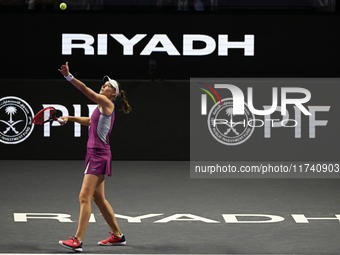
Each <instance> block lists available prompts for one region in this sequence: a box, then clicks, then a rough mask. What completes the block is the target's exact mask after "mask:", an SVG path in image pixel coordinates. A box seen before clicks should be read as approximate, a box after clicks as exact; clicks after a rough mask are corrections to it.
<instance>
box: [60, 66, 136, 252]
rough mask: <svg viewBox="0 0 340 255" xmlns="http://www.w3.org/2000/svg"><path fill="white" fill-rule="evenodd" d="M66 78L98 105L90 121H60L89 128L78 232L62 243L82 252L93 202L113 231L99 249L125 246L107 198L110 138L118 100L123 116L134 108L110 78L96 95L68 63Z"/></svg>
mask: <svg viewBox="0 0 340 255" xmlns="http://www.w3.org/2000/svg"><path fill="white" fill-rule="evenodd" d="M58 70H59V71H60V73H61V74H62V75H64V77H65V78H66V79H67V80H68V81H69V82H71V83H72V84H73V86H75V87H76V88H77V89H79V90H80V91H81V92H82V93H83V94H84V95H85V96H87V97H88V98H89V99H90V100H92V101H93V102H95V103H96V104H98V107H97V108H96V109H95V110H94V112H93V114H92V116H91V118H90V117H74V116H64V117H60V118H61V119H62V120H63V121H64V123H66V122H67V121H73V122H77V123H80V124H82V125H85V126H90V130H89V138H88V141H87V154H86V158H85V173H84V179H83V184H82V187H81V190H80V194H79V202H80V215H79V222H78V229H77V232H76V234H75V236H69V238H70V239H69V240H65V241H59V244H61V245H62V246H64V247H65V248H68V249H72V250H74V251H82V238H83V235H84V233H85V230H86V227H87V224H88V222H89V219H90V216H91V198H93V201H94V202H95V203H96V205H97V206H98V208H99V210H100V211H101V213H102V215H103V217H104V219H105V220H106V222H107V223H108V225H109V226H110V228H111V231H112V233H111V232H109V233H110V234H111V236H110V237H109V238H107V239H106V240H103V241H100V242H98V244H99V245H124V244H126V240H125V237H124V235H123V234H122V232H121V231H120V229H119V227H118V224H117V221H116V218H115V215H114V212H113V209H112V207H111V205H110V204H109V202H108V201H107V200H106V198H105V191H104V182H105V175H108V176H111V175H112V173H111V150H110V144H109V136H110V133H111V130H112V126H113V123H114V120H115V104H114V102H115V101H116V99H118V98H120V99H121V101H122V106H123V107H122V108H123V112H124V113H126V114H127V113H129V112H130V111H131V107H130V105H129V103H128V101H127V99H126V97H125V92H124V91H123V90H121V87H120V84H119V83H118V82H116V81H115V80H112V79H110V78H109V77H108V76H105V77H104V81H105V83H104V85H103V86H102V87H101V90H100V92H99V93H96V92H94V91H93V90H92V89H90V88H89V87H87V86H86V85H85V84H84V83H83V82H81V81H79V80H78V79H76V78H74V77H73V75H72V74H70V72H69V66H68V62H66V64H65V65H62V66H61V68H60V69H58Z"/></svg>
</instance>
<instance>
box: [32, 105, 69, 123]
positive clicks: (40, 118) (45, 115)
mask: <svg viewBox="0 0 340 255" xmlns="http://www.w3.org/2000/svg"><path fill="white" fill-rule="evenodd" d="M56 114H57V111H56V109H55V108H54V107H46V108H44V109H42V110H41V111H40V112H38V113H37V114H36V115H35V116H34V118H33V120H32V122H33V123H34V124H44V123H46V122H51V123H52V122H53V121H58V122H59V124H60V125H63V124H62V123H63V122H64V121H63V120H62V119H59V118H57V115H56ZM64 124H65V123H64Z"/></svg>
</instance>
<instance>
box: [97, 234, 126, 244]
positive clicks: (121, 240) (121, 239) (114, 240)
mask: <svg viewBox="0 0 340 255" xmlns="http://www.w3.org/2000/svg"><path fill="white" fill-rule="evenodd" d="M109 233H110V234H111V236H110V237H109V238H107V239H105V240H103V241H100V242H98V244H99V245H125V244H126V240H125V236H124V235H122V236H116V235H115V234H112V233H111V232H109Z"/></svg>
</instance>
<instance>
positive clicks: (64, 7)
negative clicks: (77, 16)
mask: <svg viewBox="0 0 340 255" xmlns="http://www.w3.org/2000/svg"><path fill="white" fill-rule="evenodd" d="M59 8H60V9H61V10H65V9H66V8H67V4H66V3H61V4H60V5H59Z"/></svg>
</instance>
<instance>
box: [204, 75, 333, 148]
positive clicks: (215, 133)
mask: <svg viewBox="0 0 340 255" xmlns="http://www.w3.org/2000/svg"><path fill="white" fill-rule="evenodd" d="M198 84H200V85H201V86H200V87H198V89H200V90H202V91H204V92H205V93H204V94H201V115H208V118H207V124H208V129H209V131H210V133H211V135H212V137H213V138H214V139H215V140H217V141H218V142H220V143H222V144H224V145H239V144H242V143H244V142H245V141H247V140H248V139H249V138H250V137H251V136H252V134H253V132H254V130H255V129H256V128H261V127H263V128H264V137H265V138H270V137H271V129H272V128H277V127H284V128H289V127H290V128H294V129H295V138H301V125H302V124H301V123H302V122H301V113H303V114H304V115H305V116H308V117H309V138H315V134H316V127H317V126H326V125H327V122H328V121H326V120H317V119H316V112H326V111H329V109H330V106H305V104H306V103H308V102H309V101H310V99H311V92H310V91H309V90H308V89H305V88H301V87H281V89H280V94H281V97H280V100H281V106H279V105H278V101H279V100H278V99H279V96H278V95H279V89H278V87H272V88H271V92H272V93H271V95H272V98H271V102H272V104H271V105H262V108H263V109H256V108H255V107H254V101H257V102H258V98H257V100H255V99H253V87H247V102H245V96H244V94H243V91H242V90H241V89H240V88H239V87H238V86H236V85H233V84H220V83H218V84H214V85H213V86H210V85H208V84H206V83H202V82H198ZM225 91H227V92H228V94H231V96H232V97H227V98H224V99H221V97H220V94H221V93H222V92H223V93H224V92H225ZM224 94H225V93H224ZM261 94H262V93H261V92H257V94H256V95H261ZM207 95H209V96H210V98H211V99H212V100H213V102H214V105H213V106H212V107H211V109H210V111H209V113H208V99H207V98H208V97H207ZM215 97H217V98H218V101H216V100H215ZM288 108H292V109H293V110H294V112H295V116H294V118H292V117H289V111H288ZM274 112H280V115H281V118H280V119H278V118H272V117H271V115H272V114H273V113H274ZM255 115H256V116H257V117H255Z"/></svg>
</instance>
